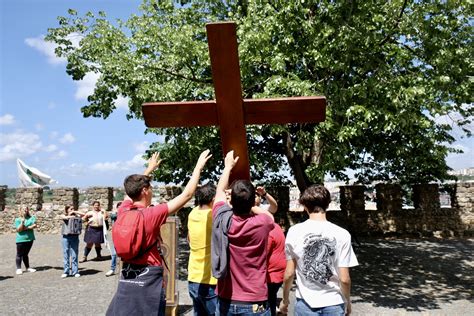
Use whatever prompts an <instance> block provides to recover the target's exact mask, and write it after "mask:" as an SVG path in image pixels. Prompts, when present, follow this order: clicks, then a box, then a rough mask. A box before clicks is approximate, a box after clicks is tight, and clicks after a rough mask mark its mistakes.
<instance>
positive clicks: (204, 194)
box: [194, 183, 216, 206]
mask: <svg viewBox="0 0 474 316" xmlns="http://www.w3.org/2000/svg"><path fill="white" fill-rule="evenodd" d="M215 195H216V186H215V185H214V184H212V183H206V184H205V185H202V186H200V187H198V188H197V189H196V193H194V197H195V199H196V205H199V206H203V205H206V204H210V203H211V202H212V200H213V199H214V196H215Z"/></svg>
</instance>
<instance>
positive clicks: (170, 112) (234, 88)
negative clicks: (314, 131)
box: [142, 22, 326, 181]
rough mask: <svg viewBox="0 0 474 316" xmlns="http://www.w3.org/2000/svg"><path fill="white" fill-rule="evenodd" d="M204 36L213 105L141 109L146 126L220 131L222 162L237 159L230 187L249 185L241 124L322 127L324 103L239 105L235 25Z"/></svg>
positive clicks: (212, 27)
mask: <svg viewBox="0 0 474 316" xmlns="http://www.w3.org/2000/svg"><path fill="white" fill-rule="evenodd" d="M206 30H207V39H208V45H209V55H210V57H211V69H212V80H213V82H214V89H215V94H216V100H211V101H194V102H192V101H191V102H158V103H144V104H143V106H142V110H143V116H144V118H145V124H146V126H148V127H193V126H212V125H217V126H219V127H220V134H221V142H222V152H223V154H224V156H225V154H226V153H227V152H228V151H230V150H234V155H235V156H239V157H240V158H239V161H238V162H237V165H236V166H235V167H234V169H233V170H232V175H231V181H232V180H235V179H248V180H250V165H249V158H248V150H247V138H246V133H245V124H286V123H310V122H322V121H324V120H325V115H326V113H325V112H326V98H325V97H323V96H316V97H293V98H277V99H245V100H243V99H242V88H241V82H240V66H239V56H238V51H237V35H236V25H235V23H234V22H219V23H210V24H207V25H206Z"/></svg>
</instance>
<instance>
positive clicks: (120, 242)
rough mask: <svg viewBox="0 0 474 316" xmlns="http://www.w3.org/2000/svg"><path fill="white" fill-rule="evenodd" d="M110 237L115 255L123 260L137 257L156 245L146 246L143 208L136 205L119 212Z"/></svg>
mask: <svg viewBox="0 0 474 316" xmlns="http://www.w3.org/2000/svg"><path fill="white" fill-rule="evenodd" d="M112 238H113V240H114V247H115V251H116V252H117V256H119V257H120V258H122V260H124V261H130V260H133V259H135V258H138V257H140V256H141V255H143V254H145V253H146V252H147V251H148V250H150V249H151V248H152V247H153V246H154V245H156V243H153V244H152V245H150V246H149V247H146V238H145V218H144V216H143V209H138V208H136V207H134V208H131V209H124V210H123V212H121V213H120V216H118V218H117V221H116V222H115V223H114V225H113V227H112Z"/></svg>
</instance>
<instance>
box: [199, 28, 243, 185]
mask: <svg viewBox="0 0 474 316" xmlns="http://www.w3.org/2000/svg"><path fill="white" fill-rule="evenodd" d="M206 30H207V38H208V45H209V54H210V57H211V69H212V80H213V83H214V89H215V94H216V104H217V118H218V122H219V127H220V133H221V142H222V151H223V155H224V156H225V155H226V153H227V152H228V151H230V150H234V156H239V161H238V162H237V164H236V166H235V167H234V168H233V169H232V175H231V182H232V180H235V179H246V180H250V164H249V157H248V150H247V137H246V131H245V122H244V112H243V100H242V87H241V83H240V66H239V55H238V49H237V41H236V40H235V39H236V38H237V35H236V25H235V23H232V22H227V23H226V22H219V23H210V24H207V25H206Z"/></svg>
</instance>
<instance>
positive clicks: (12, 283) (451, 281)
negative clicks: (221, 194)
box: [0, 234, 474, 316]
mask: <svg viewBox="0 0 474 316" xmlns="http://www.w3.org/2000/svg"><path fill="white" fill-rule="evenodd" d="M0 245H1V247H0V315H58V316H59V315H103V314H104V313H105V310H106V309H107V306H108V304H109V302H110V300H111V298H112V296H113V293H114V291H115V289H116V286H117V277H116V276H113V277H109V278H107V277H105V272H106V271H107V270H108V269H109V265H110V260H107V261H89V262H87V263H83V264H80V273H81V274H82V277H80V278H79V279H76V278H67V279H61V278H60V275H61V273H62V250H61V242H60V236H59V235H37V240H36V241H35V243H34V245H33V249H32V250H31V253H30V262H31V265H32V267H35V268H36V269H37V270H38V271H37V272H36V273H24V274H23V275H20V276H16V275H15V236H14V235H13V234H7V235H0ZM82 247H83V243H82V242H81V246H80V249H81V251H82ZM180 248H181V249H182V251H181V253H182V256H181V257H180V258H179V259H180V260H179V261H180V264H181V267H180V273H179V279H180V280H179V282H178V289H179V292H180V297H179V301H180V308H179V314H180V315H192V307H191V301H190V299H189V296H188V294H187V283H186V264H185V262H186V253H187V249H186V246H185V243H181V244H180ZM473 250H474V240H472V239H471V240H397V239H394V240H383V239H371V240H365V241H363V246H362V247H359V248H357V249H356V253H357V255H358V259H359V262H360V266H359V267H357V268H354V269H352V270H351V275H352V281H353V287H352V293H353V315H473V313H472V311H473V310H474V290H473V289H474V261H473V255H472V254H473V253H474V251H473ZM106 255H107V253H106ZM94 256H95V253H94V250H93V252H92V253H91V257H92V258H93V257H94ZM107 257H108V256H107ZM293 296H294V294H293ZM280 297H281V295H280ZM293 306H294V305H293ZM290 309H292V306H290Z"/></svg>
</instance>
